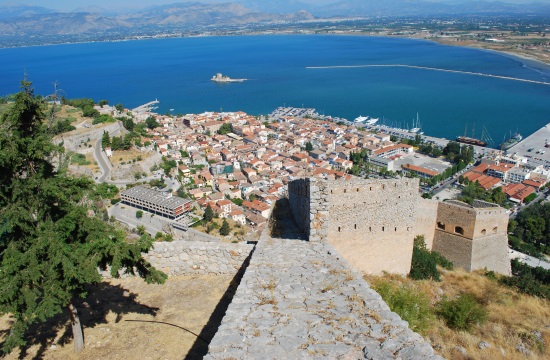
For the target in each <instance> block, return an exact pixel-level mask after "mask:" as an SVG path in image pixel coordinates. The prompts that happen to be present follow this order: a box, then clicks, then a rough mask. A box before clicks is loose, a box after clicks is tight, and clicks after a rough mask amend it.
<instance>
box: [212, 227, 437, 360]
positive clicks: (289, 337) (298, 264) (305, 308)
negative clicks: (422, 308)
mask: <svg viewBox="0 0 550 360" xmlns="http://www.w3.org/2000/svg"><path fill="white" fill-rule="evenodd" d="M310 358H323V359H344V358H345V359H389V358H391V359H394V358H402V359H441V357H439V356H437V355H434V353H433V349H432V347H431V346H430V345H429V344H428V343H427V342H426V341H424V340H423V339H422V337H421V336H420V335H418V334H416V333H414V332H413V331H411V330H410V329H409V328H408V324H407V322H405V321H403V320H401V319H400V318H399V316H398V315H397V314H395V313H393V312H391V311H390V309H389V308H388V306H387V305H386V304H385V303H384V301H383V300H382V298H381V297H380V296H379V295H378V294H377V293H376V292H375V291H374V290H372V289H371V288H370V287H369V285H368V284H367V283H366V282H365V281H364V280H363V279H362V278H361V276H360V274H358V273H356V272H354V271H352V270H351V269H350V268H349V266H348V265H347V263H346V262H345V261H344V260H343V259H342V256H341V255H340V254H339V253H338V252H337V251H336V250H335V249H334V248H333V247H332V246H331V245H330V244H327V243H322V242H307V241H298V240H281V239H271V238H262V239H261V240H260V242H259V243H258V245H257V247H256V250H255V251H254V254H253V255H252V258H251V260H250V264H249V266H248V268H247V270H246V272H245V274H244V276H243V279H242V281H241V283H240V285H239V287H238V289H237V292H236V294H235V297H234V298H233V301H232V302H231V304H230V305H229V308H228V309H227V311H226V314H225V317H224V318H223V321H222V324H221V326H220V327H219V329H218V331H217V333H216V335H215V336H214V338H213V339H212V341H211V342H210V346H209V353H208V355H207V356H206V357H205V359H210V360H211V359H310Z"/></svg>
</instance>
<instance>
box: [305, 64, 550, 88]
mask: <svg viewBox="0 0 550 360" xmlns="http://www.w3.org/2000/svg"><path fill="white" fill-rule="evenodd" d="M376 67H400V68H408V69H419V70H429V71H441V72H447V73H455V74H464V75H474V76H483V77H489V78H495V79H503V80H513V81H521V82H526V83H531V84H539V85H550V82H545V81H537V80H529V79H522V78H517V77H512V76H502V75H493V74H485V73H480V72H472V71H463V70H451V69H442V68H434V67H429V66H417V65H406V64H371V65H336V66H307V67H306V69H354V68H376Z"/></svg>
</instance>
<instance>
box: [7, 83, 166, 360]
mask: <svg viewBox="0 0 550 360" xmlns="http://www.w3.org/2000/svg"><path fill="white" fill-rule="evenodd" d="M22 85H23V91H22V92H20V93H18V94H16V95H15V103H14V104H13V106H12V107H11V108H10V110H8V111H7V112H6V113H4V114H3V115H2V116H1V118H0V184H1V186H0V274H1V275H0V315H3V314H11V316H12V318H13V323H12V324H11V328H10V331H9V333H8V334H7V336H6V337H5V339H4V343H3V346H2V350H1V351H2V352H3V353H8V352H10V351H11V350H12V349H14V348H16V347H19V346H23V345H25V341H24V333H25V331H26V330H27V329H28V328H29V327H30V326H31V325H33V324H36V323H39V322H44V321H45V320H47V319H49V318H51V317H53V316H54V315H56V314H59V313H61V312H62V311H63V309H64V308H67V309H68V310H69V314H70V317H71V319H70V320H71V325H72V330H73V337H74V346H75V351H76V352H79V351H81V350H82V349H83V347H84V338H83V334H82V327H81V326H80V320H79V317H78V312H77V309H76V308H75V306H74V305H73V304H74V299H76V298H79V297H80V298H84V297H85V296H86V287H87V285H88V284H94V283H99V282H100V281H101V276H100V275H99V273H98V271H97V269H98V268H100V269H107V266H108V265H110V270H111V274H112V275H113V276H115V277H116V276H118V274H119V271H125V272H127V273H137V274H138V275H139V276H141V277H143V278H144V279H145V280H146V281H147V282H148V283H151V282H156V283H162V282H163V281H164V280H165V278H166V275H165V274H163V273H161V272H159V271H158V270H156V269H155V268H153V267H152V266H151V265H150V264H149V263H148V262H147V261H145V260H144V259H143V258H142V256H141V253H142V252H147V251H148V250H149V249H150V247H151V246H152V239H151V238H150V236H148V235H147V234H143V235H142V236H141V238H140V239H139V240H137V241H135V242H132V243H130V242H126V241H125V237H126V233H125V232H124V231H123V230H121V229H120V228H115V227H114V226H113V225H111V224H110V223H109V222H105V221H103V220H102V219H101V218H99V217H97V216H90V215H89V213H90V210H92V211H93V210H94V208H93V204H95V202H94V201H91V200H92V199H91V196H93V195H92V193H93V192H92V190H93V188H94V183H93V181H91V179H87V178H82V177H70V176H68V175H67V174H65V173H63V172H62V170H60V169H56V168H55V166H54V165H53V164H52V162H51V159H53V158H54V156H56V155H58V154H59V153H61V152H62V148H61V147H59V146H56V145H54V144H53V143H52V138H51V136H50V135H48V131H47V129H46V127H45V126H44V116H43V110H42V109H43V106H42V105H43V104H42V103H41V102H40V101H39V100H38V99H37V98H36V97H35V96H34V93H33V91H32V89H31V84H30V83H29V82H23V83H22ZM96 210H97V209H96ZM96 213H97V212H96Z"/></svg>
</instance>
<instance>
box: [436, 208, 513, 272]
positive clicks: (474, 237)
mask: <svg viewBox="0 0 550 360" xmlns="http://www.w3.org/2000/svg"><path fill="white" fill-rule="evenodd" d="M475 205H477V206H483V207H481V208H472V207H468V206H467V205H461V204H459V203H456V202H443V203H440V204H439V207H438V212H437V220H436V223H437V224H436V228H437V230H436V233H435V239H434V246H433V250H434V251H437V252H439V253H441V254H442V255H443V256H445V257H446V258H448V259H449V260H451V261H452V262H453V263H454V264H455V266H458V267H461V268H463V269H465V270H467V271H473V270H477V269H483V268H487V269H489V270H493V271H495V272H498V273H501V274H505V275H508V274H509V273H510V260H509V258H508V237H507V228H508V214H506V210H505V209H503V208H501V207H499V206H496V205H494V204H487V203H484V202H479V203H477V204H475Z"/></svg>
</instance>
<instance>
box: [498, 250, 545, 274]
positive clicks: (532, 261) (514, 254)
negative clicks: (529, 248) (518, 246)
mask: <svg viewBox="0 0 550 360" xmlns="http://www.w3.org/2000/svg"><path fill="white" fill-rule="evenodd" d="M508 255H509V256H510V260H511V259H518V260H519V261H520V262H522V263H524V264H527V265H529V266H531V267H538V266H540V267H542V268H544V269H546V270H550V263H549V262H546V261H544V260H541V259H537V258H536V257H532V256H529V255H527V254H524V253H521V252H519V251H516V250H512V249H508Z"/></svg>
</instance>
